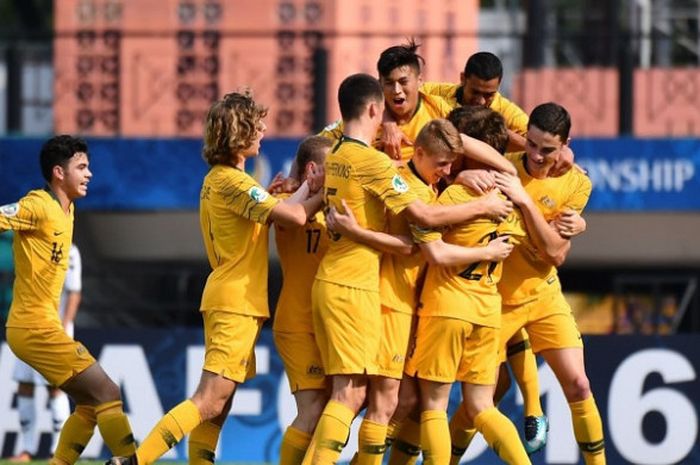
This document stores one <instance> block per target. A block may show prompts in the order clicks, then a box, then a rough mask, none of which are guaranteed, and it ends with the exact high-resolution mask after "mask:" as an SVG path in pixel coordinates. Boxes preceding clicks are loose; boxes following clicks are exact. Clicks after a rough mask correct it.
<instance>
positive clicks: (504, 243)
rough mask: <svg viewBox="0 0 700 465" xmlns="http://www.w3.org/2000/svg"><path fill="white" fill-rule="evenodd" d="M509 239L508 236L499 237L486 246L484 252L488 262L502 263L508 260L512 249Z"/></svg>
mask: <svg viewBox="0 0 700 465" xmlns="http://www.w3.org/2000/svg"><path fill="white" fill-rule="evenodd" d="M509 239H510V236H500V237H497V238H496V239H494V240H492V241H491V242H489V243H488V244H487V245H486V250H487V251H488V253H489V255H490V258H489V259H488V260H489V261H492V262H502V261H503V260H505V259H506V258H508V255H510V253H511V252H512V251H513V247H514V246H513V244H511V243H510V242H508V240H509Z"/></svg>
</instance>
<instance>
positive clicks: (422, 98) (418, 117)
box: [319, 93, 452, 162]
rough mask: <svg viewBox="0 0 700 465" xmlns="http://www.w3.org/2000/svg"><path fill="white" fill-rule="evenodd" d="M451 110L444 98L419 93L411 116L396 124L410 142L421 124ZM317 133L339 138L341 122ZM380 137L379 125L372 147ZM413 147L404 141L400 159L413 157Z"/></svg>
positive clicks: (378, 141) (416, 134)
mask: <svg viewBox="0 0 700 465" xmlns="http://www.w3.org/2000/svg"><path fill="white" fill-rule="evenodd" d="M450 111H452V106H450V105H449V104H448V103H447V102H446V101H445V100H443V99H442V98H440V97H437V96H435V95H427V94H424V93H419V96H418V107H417V108H416V112H415V113H414V114H413V117H412V118H411V119H410V120H409V121H408V122H407V123H405V124H400V125H398V128H399V130H400V131H401V132H403V133H404V134H405V135H406V137H408V139H409V140H410V141H411V142H415V140H416V137H418V133H419V132H420V130H421V129H423V126H425V125H426V124H427V123H428V122H429V121H431V120H434V119H436V118H445V117H447V115H448V114H449V113H450ZM319 135H321V136H324V137H328V138H329V139H333V140H340V138H341V137H342V135H343V122H342V121H336V122H334V123H331V124H329V125H328V126H326V127H325V128H323V130H322V131H321V132H320V133H319ZM381 137H382V129H381V127H380V128H379V130H378V131H377V136H376V138H375V139H374V141H373V142H372V145H373V146H374V147H379V145H380V142H381ZM413 152H414V147H413V146H412V145H406V144H405V143H404V144H403V145H402V146H401V160H403V161H404V162H408V160H410V159H411V157H413Z"/></svg>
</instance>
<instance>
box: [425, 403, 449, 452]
mask: <svg viewBox="0 0 700 465" xmlns="http://www.w3.org/2000/svg"><path fill="white" fill-rule="evenodd" d="M420 443H421V447H422V448H423V459H424V460H423V463H424V464H425V465H447V464H448V463H450V428H449V427H448V426H447V412H445V411H444V410H427V411H425V412H423V413H421V415H420Z"/></svg>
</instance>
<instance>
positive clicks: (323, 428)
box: [139, 400, 355, 465]
mask: <svg viewBox="0 0 700 465" xmlns="http://www.w3.org/2000/svg"><path fill="white" fill-rule="evenodd" d="M353 418H355V412H353V411H352V410H350V409H349V408H348V407H346V406H345V405H343V404H341V403H340V402H336V401H334V400H331V401H328V404H326V408H325V409H324V410H323V414H322V415H321V418H320V419H319V420H318V424H317V425H316V431H315V432H314V437H313V439H312V442H314V441H315V443H316V450H315V451H314V455H313V460H312V462H311V463H313V464H314V465H332V464H335V462H337V461H338V458H339V457H340V453H341V452H342V451H343V447H345V443H346V442H347V440H348V434H350V424H351V423H352V420H353ZM139 465H140V464H139Z"/></svg>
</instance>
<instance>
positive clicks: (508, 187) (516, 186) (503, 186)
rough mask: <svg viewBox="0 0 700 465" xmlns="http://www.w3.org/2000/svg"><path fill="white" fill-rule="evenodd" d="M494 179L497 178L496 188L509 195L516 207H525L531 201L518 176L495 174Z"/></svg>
mask: <svg viewBox="0 0 700 465" xmlns="http://www.w3.org/2000/svg"><path fill="white" fill-rule="evenodd" d="M494 177H495V178H496V186H497V187H498V188H499V189H500V190H501V192H503V193H504V194H505V195H507V196H508V198H509V199H510V200H512V201H513V203H514V204H515V205H523V204H525V203H527V202H529V201H530V200H531V199H530V196H529V195H528V193H527V192H526V191H525V188H524V187H523V183H522V182H520V178H519V177H518V176H514V175H512V174H507V173H500V172H495V173H494Z"/></svg>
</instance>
